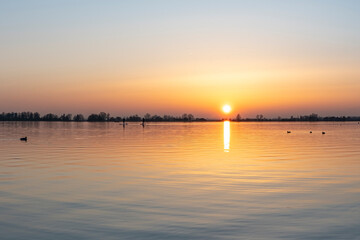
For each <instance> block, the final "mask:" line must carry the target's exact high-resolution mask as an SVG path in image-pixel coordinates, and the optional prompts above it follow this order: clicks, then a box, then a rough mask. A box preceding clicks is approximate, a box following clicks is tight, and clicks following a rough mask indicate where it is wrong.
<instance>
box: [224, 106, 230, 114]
mask: <svg viewBox="0 0 360 240" xmlns="http://www.w3.org/2000/svg"><path fill="white" fill-rule="evenodd" d="M222 110H223V112H224V113H229V112H231V107H230V106H229V105H224V106H223V108H222Z"/></svg>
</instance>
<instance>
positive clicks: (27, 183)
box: [0, 122, 360, 239]
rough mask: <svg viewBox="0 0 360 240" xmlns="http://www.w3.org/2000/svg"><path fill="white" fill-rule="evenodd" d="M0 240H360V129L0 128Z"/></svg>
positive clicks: (241, 126)
mask: <svg viewBox="0 0 360 240" xmlns="http://www.w3.org/2000/svg"><path fill="white" fill-rule="evenodd" d="M287 130H291V131H292V133H290V134H287V133H286V131H287ZM309 131H312V132H313V133H312V134H310V133H309ZM322 131H325V132H326V134H325V135H323V134H321V132H322ZM23 136H27V137H28V141H27V142H21V141H20V140H19V138H20V137H23ZM0 238H1V239H279V238H282V239H360V125H359V124H358V123H357V122H356V123H236V122H230V123H223V122H217V123H151V124H149V125H148V126H146V127H145V128H143V127H142V126H140V125H139V124H138V123H129V125H128V126H126V128H125V129H124V128H123V127H122V125H119V124H118V123H62V122H53V123H51V122H0Z"/></svg>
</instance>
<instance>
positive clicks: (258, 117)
mask: <svg viewBox="0 0 360 240" xmlns="http://www.w3.org/2000/svg"><path fill="white" fill-rule="evenodd" d="M233 121H238V122H240V121H244V122H254V121H260V122H261V121H268V122H270V121H272V122H281V121H283V122H296V121H298V122H316V121H338V122H340V121H360V116H328V117H320V116H319V115H318V114H316V113H312V114H310V115H304V116H297V117H294V116H291V117H290V118H282V117H277V118H266V117H264V115H262V114H258V115H256V117H255V118H241V116H240V114H238V115H237V116H236V118H235V119H233Z"/></svg>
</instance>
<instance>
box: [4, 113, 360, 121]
mask: <svg viewBox="0 0 360 240" xmlns="http://www.w3.org/2000/svg"><path fill="white" fill-rule="evenodd" d="M143 119H144V120H145V121H146V122H193V121H197V122H203V121H219V120H208V119H205V118H195V117H194V115H192V114H187V113H184V114H182V115H181V116H171V115H163V116H159V115H156V114H155V115H151V114H149V113H146V114H145V115H144V116H143V117H141V116H139V115H137V114H135V115H131V116H125V117H114V116H110V114H109V113H105V112H100V113H98V114H95V113H93V114H90V115H89V116H88V117H87V118H86V117H84V115H82V114H75V115H74V116H73V115H72V114H62V115H56V114H53V113H48V114H45V115H43V116H41V115H40V114H39V113H38V112H34V113H33V112H20V113H16V112H11V113H5V112H3V113H1V114H0V121H62V122H69V121H75V122H84V121H88V122H120V121H123V120H125V121H126V122H139V121H142V120H143ZM232 121H239V122H240V121H241V122H254V121H258V122H263V121H276V122H280V121H283V122H293V121H302V122H305V121H360V116H329V117H320V116H319V115H318V114H316V113H312V114H310V115H304V116H297V117H294V116H291V117H290V118H282V117H277V118H266V117H265V116H264V115H262V114H258V115H256V116H255V117H254V118H242V117H241V116H240V114H237V116H236V117H235V118H234V119H232Z"/></svg>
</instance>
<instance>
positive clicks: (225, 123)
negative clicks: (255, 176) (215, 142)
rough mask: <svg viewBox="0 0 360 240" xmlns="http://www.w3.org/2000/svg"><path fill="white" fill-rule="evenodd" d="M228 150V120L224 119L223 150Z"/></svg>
mask: <svg viewBox="0 0 360 240" xmlns="http://www.w3.org/2000/svg"><path fill="white" fill-rule="evenodd" d="M229 151H230V121H224V152H229Z"/></svg>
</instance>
